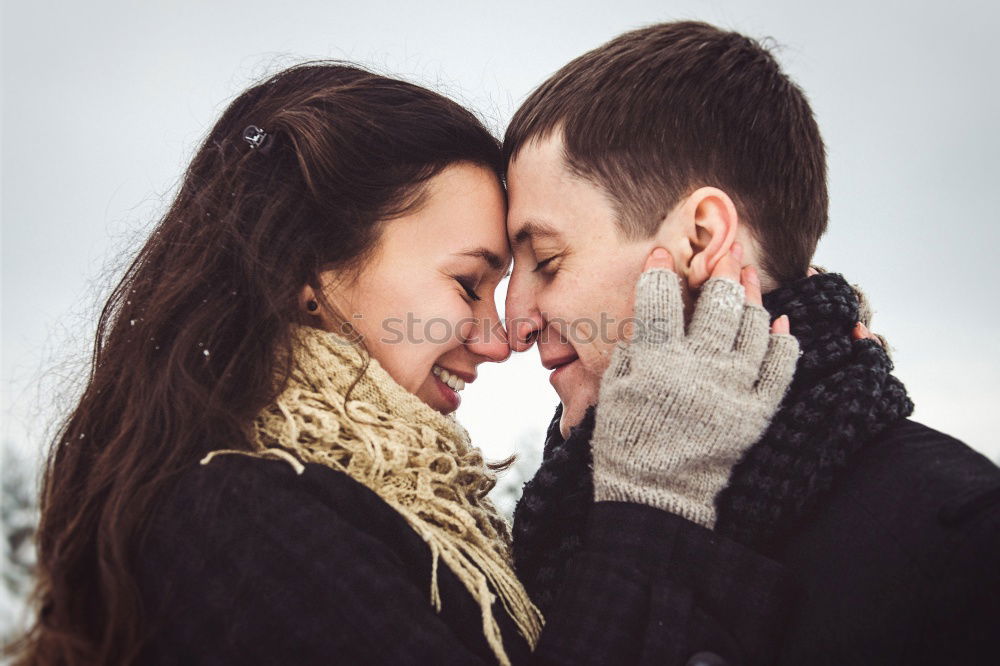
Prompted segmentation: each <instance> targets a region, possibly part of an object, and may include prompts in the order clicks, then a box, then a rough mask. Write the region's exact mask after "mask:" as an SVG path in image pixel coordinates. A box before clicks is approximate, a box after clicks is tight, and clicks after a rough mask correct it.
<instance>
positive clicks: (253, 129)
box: [243, 125, 271, 153]
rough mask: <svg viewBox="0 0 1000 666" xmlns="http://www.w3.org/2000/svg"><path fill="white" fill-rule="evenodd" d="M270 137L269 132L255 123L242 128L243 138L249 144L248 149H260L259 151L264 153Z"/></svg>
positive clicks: (268, 146) (268, 145)
mask: <svg viewBox="0 0 1000 666" xmlns="http://www.w3.org/2000/svg"><path fill="white" fill-rule="evenodd" d="M270 137H271V135H270V134H268V133H267V132H265V131H264V130H262V129H261V128H259V127H257V126H256V125H247V128H246V129H245V130H243V140H244V141H246V142H247V143H248V144H250V150H260V152H261V153H266V152H267V150H268V148H270V143H271V142H270V141H268V139H270Z"/></svg>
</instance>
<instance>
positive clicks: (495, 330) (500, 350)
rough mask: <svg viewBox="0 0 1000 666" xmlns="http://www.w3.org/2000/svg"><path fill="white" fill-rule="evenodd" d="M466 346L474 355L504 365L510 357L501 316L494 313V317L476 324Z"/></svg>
mask: <svg viewBox="0 0 1000 666" xmlns="http://www.w3.org/2000/svg"><path fill="white" fill-rule="evenodd" d="M465 346H466V347H467V348H468V349H469V351H471V352H472V353H474V354H476V355H478V356H482V357H484V358H486V359H487V360H489V361H492V362H494V363H502V362H504V361H506V360H507V359H508V358H509V357H510V345H509V344H508V342H507V332H506V331H505V330H504V328H503V325H502V324H501V323H500V316H499V315H498V314H497V313H496V312H494V313H493V316H492V317H486V318H483V319H481V320H479V321H477V322H476V326H475V328H474V329H473V330H472V332H471V335H470V336H469V337H468V338H467V339H466V341H465Z"/></svg>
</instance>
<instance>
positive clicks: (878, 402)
mask: <svg viewBox="0 0 1000 666" xmlns="http://www.w3.org/2000/svg"><path fill="white" fill-rule="evenodd" d="M764 307H766V308H767V310H768V311H769V312H770V313H771V314H772V316H773V317H777V316H778V315H781V314H787V315H788V318H789V320H790V321H791V329H792V335H794V336H795V337H796V338H798V340H799V344H800V346H801V348H802V356H801V358H799V363H798V366H797V368H796V370H795V379H794V380H792V385H791V386H790V387H789V389H788V394H787V395H786V396H785V399H784V400H783V401H782V403H781V408H780V409H779V411H778V413H777V414H776V415H775V417H774V419H773V420H772V421H771V426H770V427H769V428H768V430H767V432H766V433H764V437H763V438H762V439H761V440H760V441H759V442H757V443H756V444H755V445H753V446H752V447H751V448H750V449H749V450H748V451H747V452H746V454H744V456H743V459H742V460H741V461H740V462H739V463H738V464H737V465H736V467H735V468H733V472H732V475H731V476H730V478H729V485H728V486H727V487H726V488H725V489H724V490H723V491H722V492H721V493H719V495H718V496H717V497H716V499H715V506H716V511H717V516H718V517H717V521H716V525H715V529H716V531H717V532H719V533H720V534H723V535H725V536H728V537H730V538H733V539H736V540H737V541H740V542H742V543H745V544H747V545H750V546H753V547H755V548H758V549H760V550H763V551H765V552H767V551H769V550H770V549H771V547H772V546H773V545H774V543H775V542H776V541H778V540H780V539H781V537H782V536H783V535H785V534H787V533H788V532H790V531H792V530H794V529H795V527H796V526H797V525H798V524H799V521H800V520H802V518H803V517H805V516H806V515H807V514H808V513H809V511H810V510H812V509H814V508H815V506H816V504H817V503H818V502H819V501H820V500H821V499H822V498H823V496H824V495H825V494H826V493H827V492H828V491H829V490H830V488H831V487H833V485H834V483H835V482H836V480H837V476H838V474H839V473H840V472H841V471H842V470H844V469H845V468H847V467H848V466H849V465H850V463H851V461H852V460H853V458H854V456H855V454H857V453H858V452H859V451H860V450H861V449H862V448H864V446H865V445H866V444H868V442H870V441H872V440H873V439H874V438H875V436H876V435H878V434H879V433H880V432H882V431H883V430H885V428H886V427H887V426H889V425H892V424H893V423H895V422H896V421H898V420H900V419H903V418H906V417H907V416H909V415H910V414H912V413H913V403H912V402H911V401H910V399H909V397H908V396H907V395H906V389H905V388H904V387H903V384H902V383H901V382H900V381H899V380H898V379H896V378H895V377H893V376H892V375H891V374H890V373H891V372H892V361H890V360H889V356H888V355H887V354H886V352H885V350H884V349H883V348H882V346H881V345H880V344H878V343H877V342H874V341H872V340H853V339H852V338H851V331H852V329H853V328H854V326H855V324H856V323H857V322H858V321H859V320H860V316H859V312H858V297H857V294H856V292H855V290H854V288H852V287H851V285H849V284H848V283H847V282H846V281H845V280H844V278H843V277H842V276H840V275H838V274H836V273H823V274H820V275H815V276H813V277H809V278H805V279H803V280H799V281H797V282H794V283H792V284H790V285H788V286H785V287H782V288H780V289H776V290H775V291H772V292H770V293H769V294H767V295H766V296H764Z"/></svg>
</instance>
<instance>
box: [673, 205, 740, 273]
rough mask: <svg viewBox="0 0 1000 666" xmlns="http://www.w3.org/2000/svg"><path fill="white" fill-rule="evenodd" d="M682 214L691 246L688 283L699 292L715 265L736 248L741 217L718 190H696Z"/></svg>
mask: <svg viewBox="0 0 1000 666" xmlns="http://www.w3.org/2000/svg"><path fill="white" fill-rule="evenodd" d="M679 212H680V214H681V215H682V216H683V218H684V219H683V222H684V225H683V226H684V228H685V229H686V230H687V240H688V242H689V243H690V252H691V254H690V257H691V258H690V261H689V263H688V266H687V278H688V284H689V285H690V286H691V288H693V289H697V288H699V287H701V285H703V284H705V282H706V281H707V280H708V278H709V277H711V275H712V271H713V270H714V269H715V265H716V264H717V263H719V260H720V259H722V258H723V257H724V256H726V254H727V253H728V252H729V250H730V249H731V248H732V247H733V242H734V241H735V240H736V233H737V231H739V216H738V215H737V214H736V206H735V205H734V204H733V200H732V199H730V198H729V195H728V194H726V193H725V192H723V191H722V190H720V189H719V188H717V187H702V188H699V189H697V190H695V191H694V192H693V193H692V194H691V195H690V196H689V197H688V198H687V199H686V200H685V201H684V203H683V204H681V209H680V211H679Z"/></svg>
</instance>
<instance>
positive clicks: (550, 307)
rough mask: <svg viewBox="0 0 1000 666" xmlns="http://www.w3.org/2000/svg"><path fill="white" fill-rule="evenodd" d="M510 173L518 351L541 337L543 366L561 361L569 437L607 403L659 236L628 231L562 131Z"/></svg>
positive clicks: (557, 379) (512, 328)
mask: <svg viewBox="0 0 1000 666" xmlns="http://www.w3.org/2000/svg"><path fill="white" fill-rule="evenodd" d="M507 179H508V180H507V185H508V194H509V201H510V208H509V212H508V216H507V235H508V237H509V238H510V241H511V247H512V248H513V251H514V267H513V269H512V273H511V278H510V285H509V287H508V291H507V325H508V334H509V336H510V340H511V347H512V348H513V349H514V350H515V351H524V350H525V349H528V348H529V347H530V346H531V344H532V342H533V341H536V340H537V343H538V352H539V355H540V357H541V362H542V365H544V366H545V367H546V368H549V369H552V370H553V372H552V375H551V377H550V381H551V382H552V385H553V387H554V388H555V390H556V393H558V394H559V399H560V400H561V401H562V404H563V413H562V422H561V423H560V429H561V431H562V434H563V436H566V435H567V434H568V432H569V428H570V427H572V426H574V425H576V424H577V423H579V422H580V420H581V419H582V418H583V415H584V413H585V412H586V410H587V407H588V406H590V405H594V404H597V393H598V388H599V386H600V381H601V375H602V374H603V373H604V370H605V368H607V367H608V363H609V361H610V358H611V353H612V352H613V351H614V347H615V343H616V342H617V341H618V340H619V339H621V338H622V337H623V336H624V335H625V334H626V332H627V326H626V324H625V322H626V321H627V319H628V318H629V317H630V316H631V315H632V302H633V298H634V291H635V283H636V281H637V280H638V278H639V274H640V272H641V271H642V266H643V263H644V262H645V259H646V255H647V254H648V252H649V251H650V249H651V242H652V241H651V240H647V241H629V240H625V239H623V238H622V237H621V236H620V234H619V231H618V223H617V219H616V216H615V211H614V208H613V206H612V204H611V202H610V201H609V200H608V198H607V196H606V195H605V194H604V192H603V190H602V189H601V188H599V187H598V186H596V185H594V184H592V183H590V182H588V181H585V180H583V179H581V178H579V177H578V176H575V175H573V174H572V173H570V172H569V171H568V170H567V169H566V168H565V166H564V164H563V158H562V140H561V138H559V137H558V136H557V137H556V138H549V139H546V140H544V141H537V142H531V143H529V144H528V145H526V146H525V147H524V148H523V149H522V150H521V151H520V153H519V154H518V156H517V158H516V159H515V160H514V161H512V162H511V164H510V165H509V169H508V174H507Z"/></svg>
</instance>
